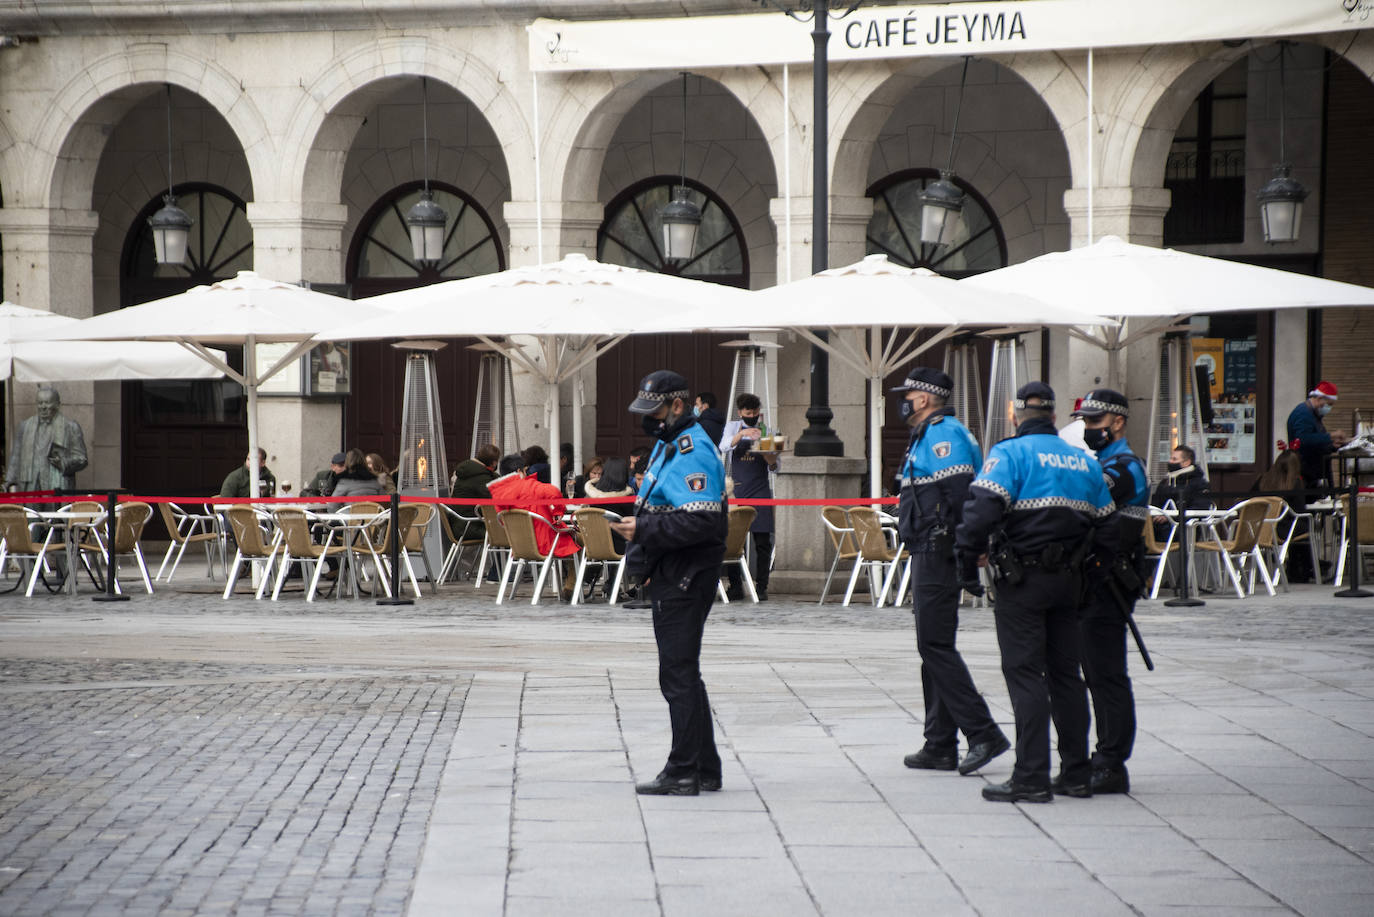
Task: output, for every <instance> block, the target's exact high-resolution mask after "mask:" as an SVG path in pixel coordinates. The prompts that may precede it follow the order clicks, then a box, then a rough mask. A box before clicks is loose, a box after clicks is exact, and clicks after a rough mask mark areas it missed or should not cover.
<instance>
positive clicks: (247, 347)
mask: <svg viewBox="0 0 1374 917" xmlns="http://www.w3.org/2000/svg"><path fill="white" fill-rule="evenodd" d="M243 380H244V386H243V391H244V394H245V395H247V396H248V455H250V456H252V461H253V465H252V466H250V467H249V469H248V495H249V496H250V497H252V498H253V499H254V500H256V499H257V498H258V497H260V496H262V492H261V490H260V489H259V486H258V476H259V475H260V474H262V471H261V470H260V469H259V468H258V467H257V461H258V348H257V337H256V336H255V335H252V334H250V335H248V338H247V340H245V341H244V344H243Z"/></svg>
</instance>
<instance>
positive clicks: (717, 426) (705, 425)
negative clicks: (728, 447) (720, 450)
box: [697, 408, 725, 443]
mask: <svg viewBox="0 0 1374 917" xmlns="http://www.w3.org/2000/svg"><path fill="white" fill-rule="evenodd" d="M697 423H699V424H701V428H702V429H703V430H705V431H706V435H707V436H709V437H710V438H711V442H713V443H718V442H720V438H721V436H722V435H723V434H724V433H725V415H724V414H722V413H721V412H720V411H717V410H716V409H715V408H707V409H706V410H704V411H702V412H701V416H700V417H698V418H697Z"/></svg>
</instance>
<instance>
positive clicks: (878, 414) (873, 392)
mask: <svg viewBox="0 0 1374 917" xmlns="http://www.w3.org/2000/svg"><path fill="white" fill-rule="evenodd" d="M882 473H883V377H882V376H878V375H873V376H869V377H868V495H869V496H870V497H881V496H882V495H883V487H882V481H881V480H879V479H880V478H881V476H882Z"/></svg>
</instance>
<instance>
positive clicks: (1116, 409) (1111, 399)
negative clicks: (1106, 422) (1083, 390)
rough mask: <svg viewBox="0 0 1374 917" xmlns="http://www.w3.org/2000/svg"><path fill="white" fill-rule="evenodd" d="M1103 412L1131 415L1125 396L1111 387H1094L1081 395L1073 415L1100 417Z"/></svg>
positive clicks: (1123, 415) (1124, 415)
mask: <svg viewBox="0 0 1374 917" xmlns="http://www.w3.org/2000/svg"><path fill="white" fill-rule="evenodd" d="M1103 414H1120V415H1121V416H1122V417H1130V416H1131V405H1130V402H1129V401H1127V400H1126V396H1125V395H1123V394H1121V393H1120V392H1118V391H1117V390H1116V389H1111V388H1095V389H1093V390H1092V391H1091V392H1088V394H1086V395H1084V396H1083V401H1082V402H1081V403H1080V404H1079V405H1078V410H1076V411H1074V412H1073V416H1075V417H1101V416H1102V415H1103Z"/></svg>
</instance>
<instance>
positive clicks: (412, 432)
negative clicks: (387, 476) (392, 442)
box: [393, 341, 448, 596]
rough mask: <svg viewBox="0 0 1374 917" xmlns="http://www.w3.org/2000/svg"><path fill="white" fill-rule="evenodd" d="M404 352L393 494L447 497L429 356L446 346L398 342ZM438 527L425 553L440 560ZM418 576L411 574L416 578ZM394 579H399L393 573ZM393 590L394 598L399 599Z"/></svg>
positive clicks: (439, 420)
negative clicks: (405, 354)
mask: <svg viewBox="0 0 1374 917" xmlns="http://www.w3.org/2000/svg"><path fill="white" fill-rule="evenodd" d="M393 346H394V347H396V348H398V349H400V350H408V351H410V353H409V354H408V355H407V357H406V375H405V390H404V400H403V401H402V402H401V450H400V462H399V463H398V465H397V468H396V489H397V490H398V491H399V492H400V493H401V494H402V495H405V496H423V497H446V496H448V460H447V457H446V456H445V455H444V419H443V417H442V416H441V414H440V406H439V379H438V374H437V372H436V371H435V366H434V354H435V352H436V351H438V350H440V349H442V348H443V347H445V346H447V345H446V344H444V342H443V341H402V342H400V343H399V344H394V345H393ZM442 528H443V527H442V526H439V525H430V526H429V528H428V529H427V530H426V532H425V553H426V554H427V555H428V556H429V557H430V558H432V559H431V561H430V565H431V566H432V565H433V563H434V559H442V558H443V556H444V555H443V543H442V537H441V535H440V532H441V531H442ZM419 575H420V571H416V576H419ZM396 580H397V582H398V583H399V582H400V580H401V577H400V571H399V570H398V571H396ZM399 590H400V587H399V586H398V587H397V595H398V596H399V594H400V591H399Z"/></svg>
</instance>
